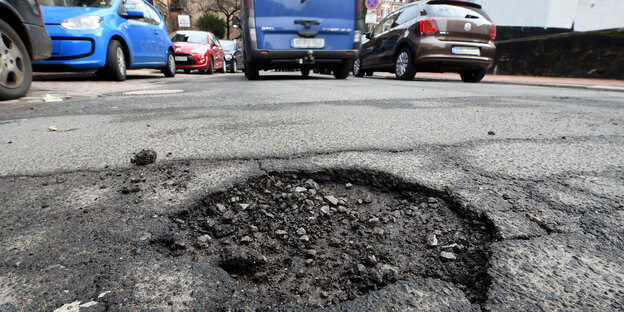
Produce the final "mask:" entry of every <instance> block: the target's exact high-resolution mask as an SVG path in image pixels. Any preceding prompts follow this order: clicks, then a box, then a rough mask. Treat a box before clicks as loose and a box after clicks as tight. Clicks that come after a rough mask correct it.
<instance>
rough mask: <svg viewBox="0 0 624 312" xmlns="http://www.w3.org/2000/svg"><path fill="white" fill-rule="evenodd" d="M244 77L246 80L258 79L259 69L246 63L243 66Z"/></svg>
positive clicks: (252, 64)
mask: <svg viewBox="0 0 624 312" xmlns="http://www.w3.org/2000/svg"><path fill="white" fill-rule="evenodd" d="M245 77H247V80H258V79H260V69H259V68H258V65H256V64H254V63H246V64H245Z"/></svg>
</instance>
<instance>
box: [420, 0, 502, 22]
mask: <svg viewBox="0 0 624 312" xmlns="http://www.w3.org/2000/svg"><path fill="white" fill-rule="evenodd" d="M427 11H428V13H429V16H431V17H456V18H483V19H487V20H489V19H490V18H489V17H488V16H487V14H485V12H483V11H481V10H479V9H476V8H471V7H463V6H457V5H448V4H430V5H429V8H428V9H427Z"/></svg>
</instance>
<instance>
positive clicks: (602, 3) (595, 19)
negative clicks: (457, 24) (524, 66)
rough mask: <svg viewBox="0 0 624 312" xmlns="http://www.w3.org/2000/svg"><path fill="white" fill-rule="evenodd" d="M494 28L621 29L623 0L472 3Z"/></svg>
mask: <svg viewBox="0 0 624 312" xmlns="http://www.w3.org/2000/svg"><path fill="white" fill-rule="evenodd" d="M472 2H475V3H478V4H481V6H483V9H484V10H485V11H486V12H487V13H488V15H490V17H491V18H492V20H493V21H494V23H495V24H496V25H499V26H524V27H544V28H549V27H553V28H568V29H570V28H572V25H574V30H576V31H588V30H599V29H610V28H620V27H624V0H472Z"/></svg>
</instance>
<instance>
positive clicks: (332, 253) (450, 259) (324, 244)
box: [155, 171, 492, 311]
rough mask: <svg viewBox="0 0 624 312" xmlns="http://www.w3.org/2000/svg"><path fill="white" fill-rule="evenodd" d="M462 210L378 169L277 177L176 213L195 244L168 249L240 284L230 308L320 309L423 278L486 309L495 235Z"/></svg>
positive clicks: (245, 185)
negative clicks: (207, 262) (202, 259)
mask: <svg viewBox="0 0 624 312" xmlns="http://www.w3.org/2000/svg"><path fill="white" fill-rule="evenodd" d="M457 206H458V205H456V204H454V203H452V202H449V201H448V199H446V200H445V198H443V197H437V196H434V193H433V192H432V191H430V190H427V189H424V188H422V187H419V186H417V185H410V184H406V183H404V182H402V181H399V180H397V179H395V178H393V177H391V176H387V175H383V174H379V173H373V172H359V171H331V172H325V173H315V174H306V173H296V174H293V173H285V174H282V173H272V174H267V175H266V176H261V177H254V178H251V179H249V180H247V181H246V182H244V183H240V184H237V185H234V186H233V187H232V188H229V189H227V190H223V191H221V192H217V193H214V194H212V195H210V196H208V197H207V198H204V199H203V200H200V201H199V202H197V203H196V204H195V205H193V206H192V207H191V208H189V209H188V210H187V211H185V212H183V213H181V214H179V215H176V216H174V217H173V219H174V221H176V223H178V224H180V227H181V228H182V232H183V233H188V237H187V239H188V241H189V245H191V246H184V248H181V246H180V245H179V244H176V243H175V242H172V241H168V242H166V245H167V246H166V247H167V248H169V249H171V250H174V249H175V251H176V252H173V253H170V254H171V255H178V254H179V253H180V251H185V252H188V249H187V247H188V248H193V250H194V252H201V253H204V254H205V255H206V256H207V257H208V258H209V259H211V261H214V263H215V265H218V266H220V267H221V268H223V269H224V270H225V271H227V272H228V273H229V274H230V275H231V276H232V277H233V278H235V279H236V280H237V282H238V284H239V290H238V291H237V292H235V295H233V296H232V299H231V301H230V302H229V303H228V304H229V305H230V306H231V307H232V308H233V309H234V310H242V311H265V310H271V309H275V308H279V307H280V306H287V305H288V306H292V305H298V306H302V307H303V306H308V307H323V306H327V305H332V304H338V303H341V302H345V301H349V300H353V299H355V298H357V297H359V296H362V295H364V294H366V293H367V292H369V291H372V290H377V289H380V288H382V287H384V286H387V285H390V284H393V283H395V282H397V281H399V280H409V279H414V278H425V277H432V278H438V279H441V280H444V281H448V282H452V283H454V284H455V285H456V286H457V287H458V288H459V289H461V290H463V291H464V292H465V294H466V296H467V298H468V299H469V300H470V301H471V302H473V303H482V302H484V301H485V299H486V297H485V296H486V292H487V287H488V286H489V281H488V280H487V275H486V270H487V263H488V255H487V250H488V248H489V245H490V242H491V240H492V231H491V230H490V227H489V226H488V224H487V223H486V222H485V220H479V219H476V218H465V217H462V216H460V215H459V214H458V213H457V212H459V209H457V208H456V207H457ZM456 211H457V212H456ZM155 243H157V244H158V243H159V242H155ZM172 246H173V247H172ZM172 248H173V249H172Z"/></svg>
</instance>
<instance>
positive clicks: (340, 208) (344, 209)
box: [338, 206, 347, 213]
mask: <svg viewBox="0 0 624 312" xmlns="http://www.w3.org/2000/svg"><path fill="white" fill-rule="evenodd" d="M338 212H340V213H346V212H347V207H345V206H338Z"/></svg>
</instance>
